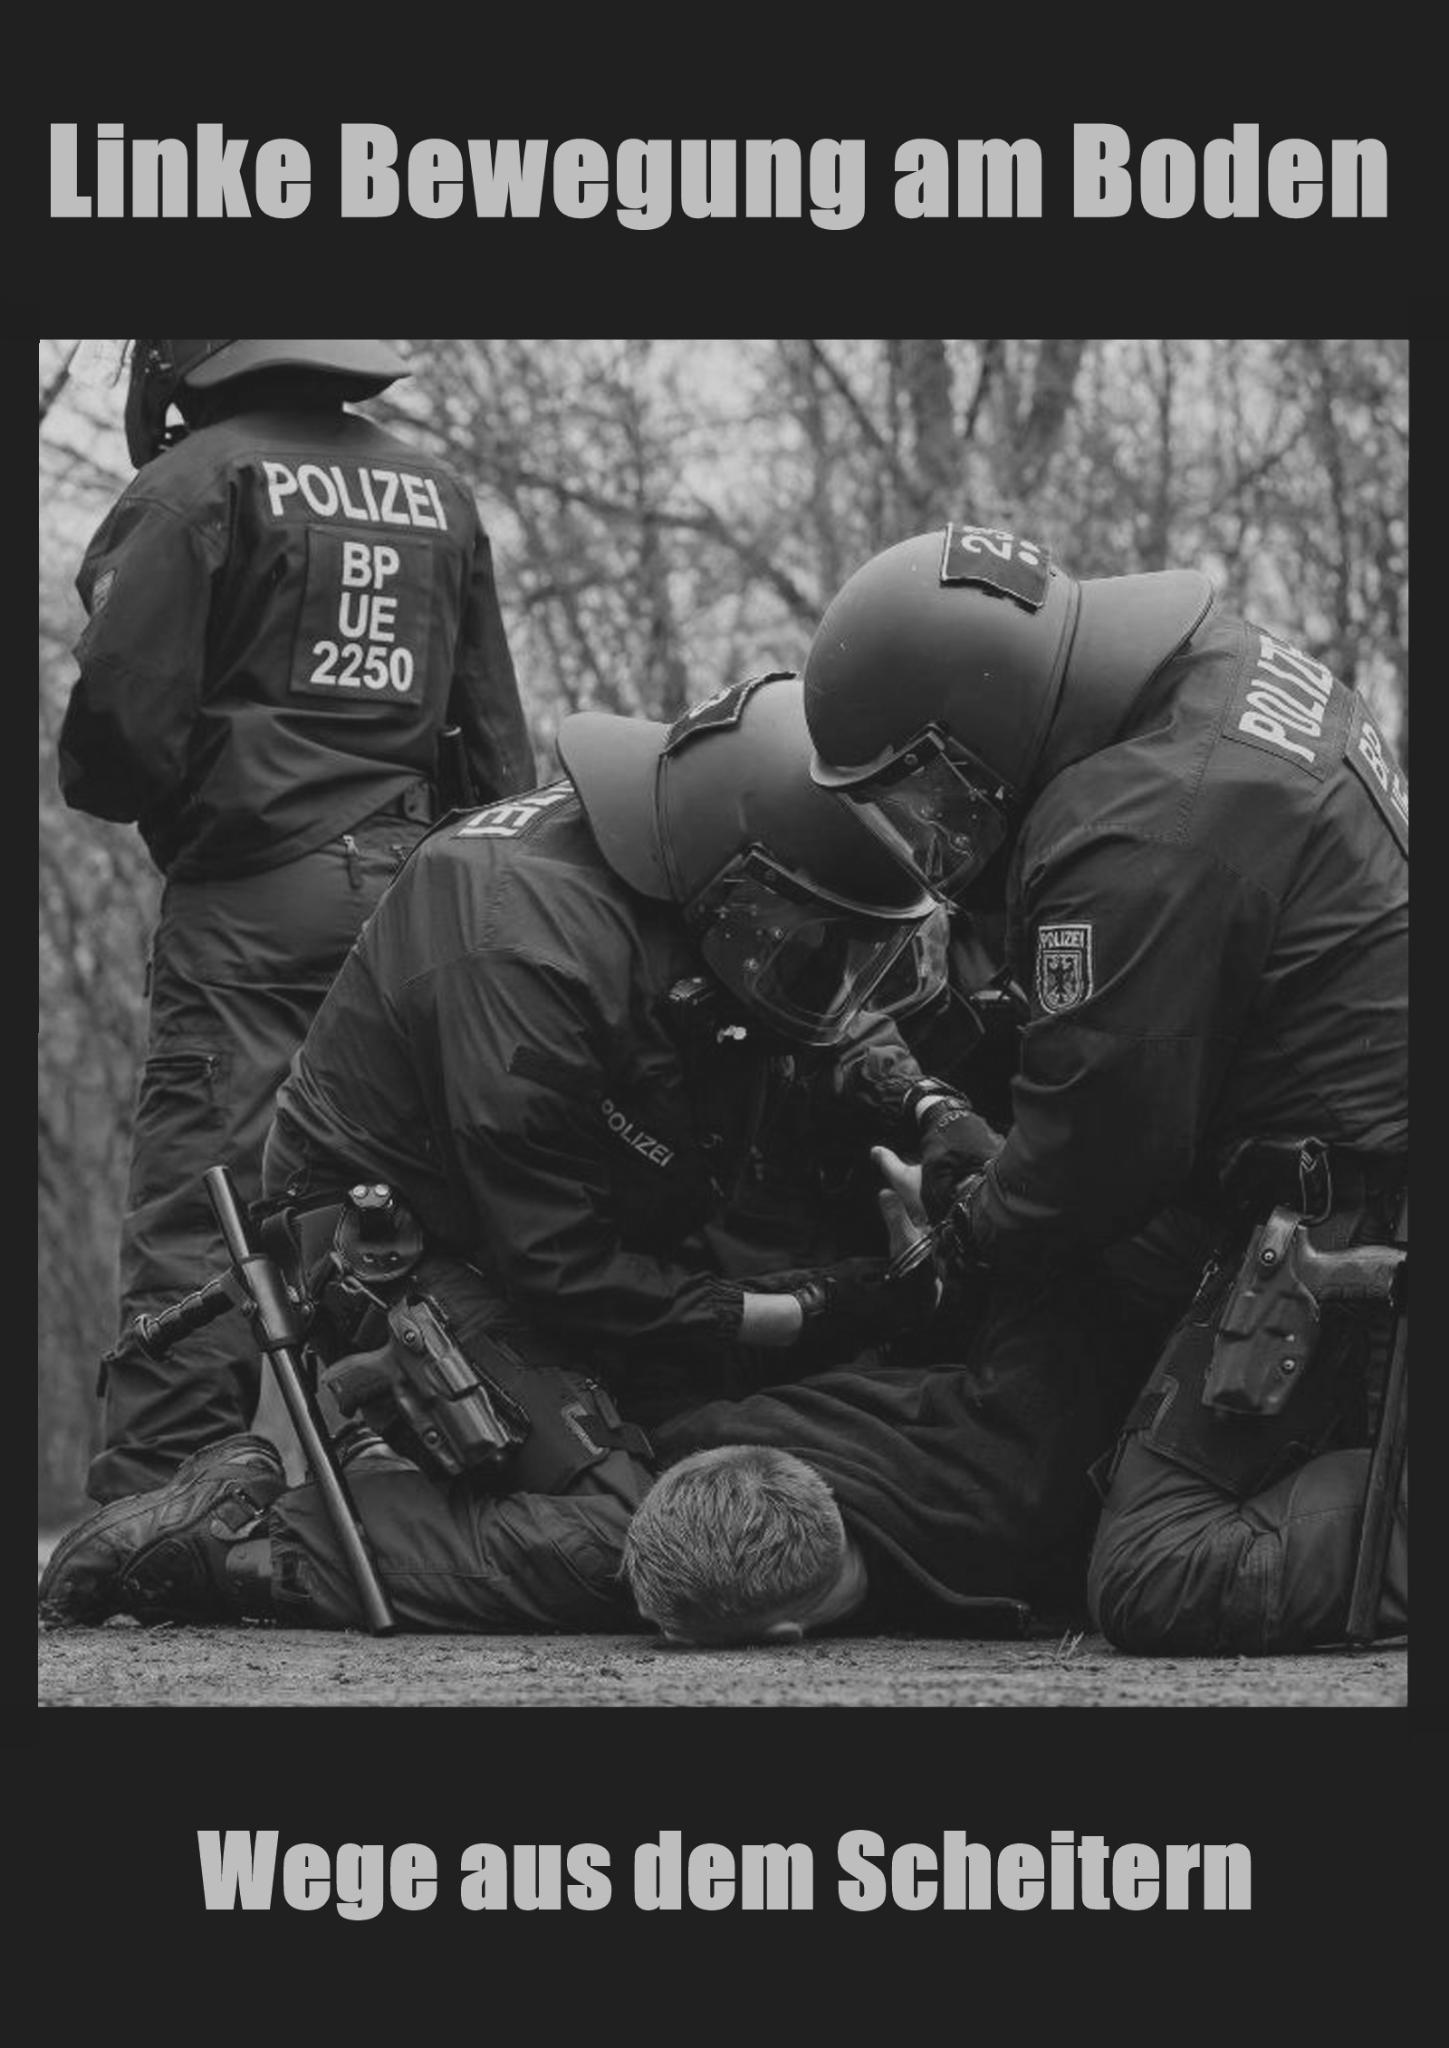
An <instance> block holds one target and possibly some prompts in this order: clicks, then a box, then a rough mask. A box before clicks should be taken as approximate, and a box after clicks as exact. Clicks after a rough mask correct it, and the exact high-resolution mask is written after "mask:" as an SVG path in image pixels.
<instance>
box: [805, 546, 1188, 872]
mask: <svg viewBox="0 0 1449 2048" xmlns="http://www.w3.org/2000/svg"><path fill="white" fill-rule="evenodd" d="M1211 599H1212V586H1211V584H1210V583H1209V582H1208V580H1207V578H1206V577H1205V576H1201V575H1199V574H1197V573H1196V572H1195V571H1191V570H1166V571H1163V572H1161V573H1159V574H1156V575H1145V576H1113V577H1106V578H1103V579H1100V580H1098V581H1093V582H1086V583H1078V582H1077V581H1076V580H1075V579H1074V578H1073V577H1071V576H1068V575H1067V574H1066V573H1065V572H1064V571H1063V570H1061V569H1059V568H1057V567H1055V566H1054V565H1053V563H1052V560H1051V556H1050V554H1049V553H1048V551H1047V549H1046V548H1044V547H1042V546H1040V545H1039V544H1038V543H1036V542H1034V541H1029V540H1023V539H1020V538H1019V537H1017V536H1015V535H1013V534H1008V533H998V532H996V531H993V530H990V529H987V528H984V527H976V526H956V525H952V526H947V527H946V528H945V529H944V531H943V530H941V529H939V528H938V529H937V530H936V531H935V532H934V533H925V534H917V535H916V536H915V537H914V538H913V539H911V540H906V541H901V542H899V543H898V544H897V545H896V546H895V547H891V548H887V549H886V550H885V551H884V553H882V554H879V555H876V556H874V557H873V558H872V559H871V560H870V561H869V562H867V563H866V564H865V566H864V567H863V568H861V569H858V570H857V571H856V572H855V574H854V575H853V576H852V577H851V578H850V579H849V581H848V582H847V583H846V584H845V585H844V587H843V588H842V589H841V590H840V591H839V592H838V594H837V595H836V596H835V597H834V598H833V599H832V601H831V603H830V604H829V605H828V606H827V608H826V611H825V615H824V617H823V618H822V620H821V622H820V626H819V629H818V631H817V632H816V634H815V638H814V640H813V641H812V643H811V646H810V651H809V654H808V655H807V657H806V661H805V716H806V720H807V722H808V724H809V729H810V737H811V739H812V741H813V742H814V747H815V760H814V763H813V768H812V772H813V774H814V776H815V779H816V781H817V782H819V783H821V784H822V785H823V786H824V787H826V788H828V789H834V790H840V791H844V792H845V793H846V794H848V795H849V796H850V797H852V798H853V799H854V800H855V804H856V807H857V808H858V809H859V810H860V812H861V814H862V815H863V816H864V817H865V819H866V822H867V823H868V824H869V825H870V826H871V829H872V830H873V831H874V832H875V833H876V834H877V836H878V837H880V838H881V839H883V840H884V841H885V843H886V844H887V845H888V846H890V847H891V848H892V850H893V851H894V852H895V853H896V855H897V857H898V858H900V859H902V860H904V861H906V862H908V863H909V865H910V866H911V867H912V869H913V870H914V871H915V873H916V874H918V875H919V876H920V878H921V879H922V880H923V881H925V882H927V883H928V884H929V885H930V886H931V887H932V888H935V889H939V890H941V891H943V892H945V893H960V892H961V891H962V890H963V889H964V888H965V887H966V886H967V884H969V882H970V881H971V880H972V879H973V878H974V877H975V876H977V875H979V874H980V872H981V870H982V868H983V867H984V866H985V865H986V862H987V861H988V860H989V859H990V858H991V855H992V854H993V853H995V852H996V850H997V849H998V848H999V847H1000V846H1002V845H1003V844H1004V843H1005V842H1006V840H1007V839H1008V838H1009V837H1010V835H1011V833H1012V830H1013V829H1014V826H1015V824H1016V822H1017V820H1018V819H1019V817H1020V815H1021V813H1022V811H1023V809H1024V808H1025V806H1026V804H1027V803H1028V802H1029V801H1030V800H1031V798H1032V797H1033V796H1034V795H1035V794H1036V792H1037V791H1038V790H1039V789H1040V788H1041V787H1042V786H1043V784H1044V783H1045V781H1046V780H1047V779H1048V777H1049V776H1050V775H1054V774H1056V773H1057V772H1058V770H1059V769H1061V768H1063V767H1065V766H1066V765H1067V764H1068V762H1069V761H1072V760H1078V759H1081V758H1082V756H1084V755H1086V754H1089V753H1092V752H1095V751H1096V750H1097V749H1098V748H1099V747H1103V746H1106V745H1107V744H1109V742H1110V741H1111V739H1112V737H1113V734H1114V733H1115V731H1116V729H1117V727H1118V726H1119V725H1120V723H1121V719H1122V717H1123V715H1124V714H1125V712H1126V711H1127V709H1128V707H1129V706H1130V704H1131V703H1132V701H1133V699H1134V698H1135V697H1136V696H1137V695H1138V694H1139V692H1140V691H1141V689H1142V688H1143V686H1144V685H1145V684H1146V682H1147V681H1148V680H1149V679H1150V677H1151V676H1153V675H1154V674H1155V673H1156V672H1157V670H1158V669H1160V668H1161V667H1162V665H1163V663H1164V662H1166V661H1167V660H1168V659H1169V657H1170V656H1171V655H1172V654H1174V653H1175V652H1176V651H1177V649H1178V648H1179V647H1181V646H1182V644H1183V642H1184V641H1185V640H1187V639H1188V638H1189V637H1190V635H1191V634H1192V632H1193V631H1194V629H1195V628H1196V627H1197V625H1198V624H1199V622H1200V621H1201V619H1202V617H1203V614H1204V613H1205V612H1206V610H1207V608H1208V605H1209V603H1210V602H1211Z"/></svg>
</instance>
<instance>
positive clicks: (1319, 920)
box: [972, 607, 1408, 1251]
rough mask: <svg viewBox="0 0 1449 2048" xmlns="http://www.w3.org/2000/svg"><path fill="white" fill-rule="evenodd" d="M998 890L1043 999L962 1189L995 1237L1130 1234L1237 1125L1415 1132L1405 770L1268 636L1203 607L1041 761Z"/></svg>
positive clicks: (1230, 1141) (1203, 1187)
mask: <svg viewBox="0 0 1449 2048" xmlns="http://www.w3.org/2000/svg"><path fill="white" fill-rule="evenodd" d="M1008 910H1009V924H1008V944H1009V947H1010V951H1011V959H1012V967H1013V972H1014V973H1015V976H1016V978H1017V980H1018V981H1019V982H1020V983H1021V985H1022V987H1023V988H1024V989H1025V990H1027V991H1028V992H1029V995H1030V999H1031V1013H1030V1018H1029V1021H1028V1022H1027V1024H1026V1028H1025V1030H1024V1033H1023V1038H1022V1050H1021V1063H1020V1068H1019V1072H1018V1074H1017V1077H1016V1079H1015V1081H1014V1084H1013V1090H1012V1109H1013V1123H1012V1127H1011V1129H1010V1132H1009V1134H1008V1137H1007V1140H1006V1145H1005V1149H1004V1150H1003V1151H1002V1152H1001V1153H1000V1155H999V1156H998V1157H997V1159H996V1160H995V1161H994V1162H993V1163H992V1164H991V1166H990V1167H989V1168H988V1169H987V1171H986V1174H985V1177H984V1179H983V1181H982V1182H981V1184H980V1186H979V1187H978V1189H977V1193H976V1196H975V1198H974V1201H973V1204H972V1225H973V1233H974V1235H975V1236H976V1238H977V1240H978V1242H980V1243H981V1244H982V1245H983V1247H984V1248H986V1249H988V1251H989V1250H990V1249H991V1248H992V1247H993V1246H996V1247H1000V1248H1003V1249H1004V1248H1007V1247H1009V1246H1013V1245H1014V1246H1020V1247H1022V1248H1023V1249H1025V1248H1027V1247H1030V1246H1035V1245H1039V1244H1041V1243H1042V1242H1043V1241H1044V1240H1046V1239H1049V1238H1052V1237H1071V1238H1075V1239H1079V1240H1085V1241H1087V1242H1096V1243H1105V1242H1108V1241H1109V1240H1111V1239H1114V1238H1118V1237H1121V1236H1123V1235H1125V1234H1126V1233H1127V1232H1129V1231H1130V1230H1132V1229H1134V1228H1136V1227H1137V1226H1138V1225H1139V1224H1140V1223H1142V1222H1143V1221H1145V1220H1146V1218H1147V1217H1148V1216H1149V1215H1150V1214H1151V1213H1152V1212H1153V1211H1155V1210H1156V1209H1157V1208H1159V1207H1160V1206H1161V1205H1162V1204H1163V1203H1164V1202H1165V1201H1167V1200H1168V1199H1170V1198H1181V1197H1182V1196H1183V1195H1184V1193H1185V1192H1186V1193H1188V1194H1189V1195H1191V1193H1192V1191H1193V1190H1194V1189H1195V1188H1197V1189H1199V1190H1200V1191H1201V1192H1203V1194H1204V1195H1205V1196H1206V1191H1207V1190H1209V1189H1211V1188H1215V1186H1216V1181H1217V1176H1218V1174H1219V1172H1220V1170H1221V1169H1222V1167H1223V1165H1224V1163H1225V1162H1226V1161H1227V1160H1228V1159H1229V1158H1230V1157H1231V1155H1232V1154H1233V1153H1234V1152H1235V1150H1236V1149H1237V1148H1238V1147H1239V1146H1240V1145H1242V1144H1244V1143H1245V1142H1246V1141H1251V1140H1256V1139H1262V1138H1276V1137H1282V1138H1300V1137H1303V1136H1307V1135H1310V1134H1311V1135H1316V1136H1317V1137H1319V1138H1322V1139H1324V1140H1325V1141H1327V1142H1328V1143H1329V1144H1330V1145H1334V1146H1339V1147H1342V1148H1345V1149H1347V1150H1349V1151H1351V1152H1353V1153H1367V1154H1377V1155H1382V1154H1399V1153H1403V1152H1404V1151H1405V1150H1406V1148H1407V1143H1408V1094H1407V1087H1408V1080H1407V1031H1408V978H1407V967H1408V789H1407V784H1406V782H1405V779H1404V777H1403V775H1402V774H1401V772H1400V770H1399V769H1398V767H1397V765H1396V764H1395V762H1394V760H1393V757H1392V756H1391V754H1390V753H1389V751H1388V748H1387V747H1386V745H1385V744H1384V741H1383V738H1382V736H1381V735H1380V733H1379V731H1378V729H1377V727H1376V726H1375V724H1374V721H1373V719H1372V718H1371V717H1370V716H1369V714H1368V712H1367V711H1366V709H1365V707H1364V705H1363V703H1362V701H1361V700H1360V699H1359V698H1358V697H1357V696H1355V695H1354V694H1353V693H1351V692H1350V691H1348V690H1346V689H1345V688H1344V687H1343V686H1342V684H1340V683H1338V682H1337V681H1335V680H1334V678H1333V677H1332V676H1331V675H1330V674H1329V672H1328V671H1327V670H1326V669H1325V668H1324V667H1323V666H1322V665H1321V664H1320V663H1319V662H1316V661H1313V660H1311V659H1310V658H1309V657H1308V656H1307V655H1305V654H1303V653H1300V652H1299V651H1297V650H1296V649H1294V648H1293V647H1290V646H1288V645H1286V644H1285V643H1284V642H1283V641H1281V640H1280V639H1278V638H1277V637H1276V636H1275V635H1273V634H1270V633H1267V632H1264V631H1262V630H1261V629H1259V628H1258V627H1256V626H1253V625H1250V624H1248V623H1246V622H1245V621H1243V620H1241V619H1237V618H1233V617H1231V616H1229V615H1228V614H1226V613H1224V612H1222V611H1221V610H1219V609H1217V608H1216V607H1215V608H1214V609H1212V610H1211V611H1210V612H1209V613H1208V615H1207V617H1206V619H1205V620H1204V622H1203V623H1202V625H1200V626H1199V627H1198V629H1197V631H1196V632H1195V633H1194V634H1193V636H1192V638H1191V639H1190V641H1189V642H1188V643H1187V645H1186V646H1185V647H1184V648H1183V649H1182V650H1181V651H1180V652H1179V654H1178V655H1177V656H1176V657H1175V658H1174V659H1173V660H1172V661H1170V662H1169V663H1168V664H1167V666H1166V667H1165V669H1163V670H1162V671H1161V672H1160V673H1159V674H1158V675H1157V676H1156V677H1155V678H1154V679H1153V680H1152V681H1150V682H1149V683H1148V684H1147V686H1146V688H1145V689H1144V691H1143V692H1142V694H1141V695H1140V696H1139V698H1138V700H1137V702H1136V704H1135V705H1134V707H1133V709H1132V711H1131V713H1130V715H1129V716H1128V718H1127V721H1126V723H1125V725H1123V726H1122V727H1120V728H1119V730H1118V731H1117V733H1116V734H1115V736H1114V737H1113V739H1112V742H1111V744H1109V745H1106V746H1104V747H1102V748H1101V749H1100V750H1099V751H1096V752H1093V753H1090V754H1088V755H1087V756H1086V758H1084V759H1079V760H1075V761H1071V762H1069V763H1067V764H1066V765H1064V766H1062V767H1061V768H1060V770H1059V772H1058V773H1056V775H1055V776H1054V777H1053V779H1052V780H1050V781H1049V782H1048V783H1047V785H1046V787H1045V788H1044V790H1043V791H1042V793H1041V795H1040V796H1039V797H1038V799H1037V800H1036V802H1035V803H1034V804H1033V806H1032V808H1031V810H1030V811H1029V813H1028V815H1027V818H1026V821H1025V824H1024V827H1023V830H1022V832H1021V836H1020V840H1019V842H1018V845H1017V847H1016V850H1015V854H1014V859H1013V864H1012V869H1011V875H1010V880H1009V884H1008ZM1209 1205H1210V1203H1209Z"/></svg>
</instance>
